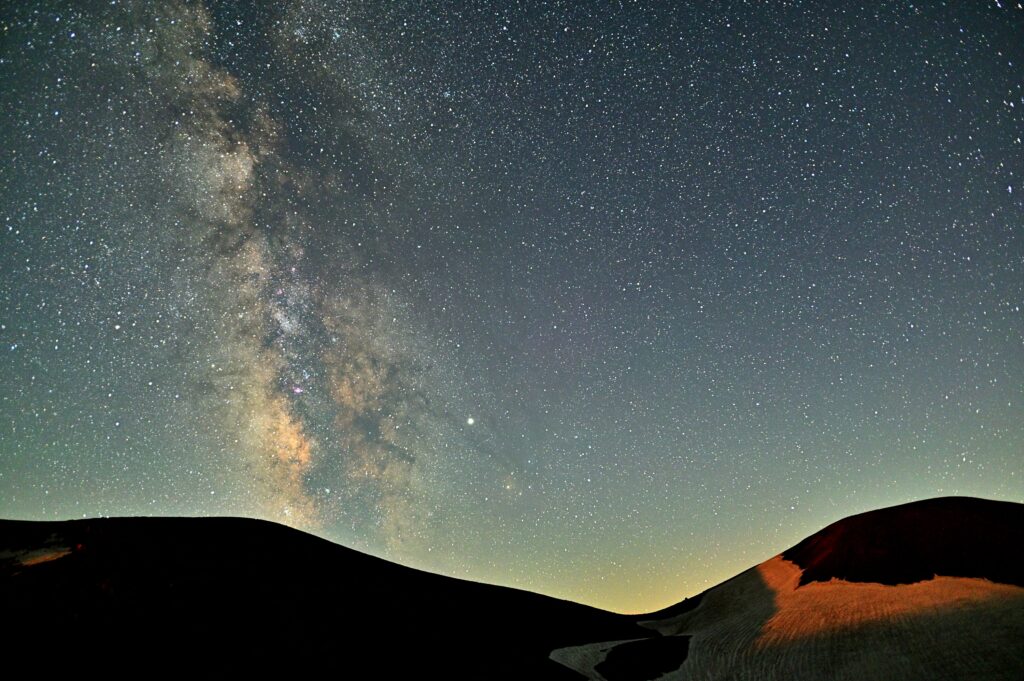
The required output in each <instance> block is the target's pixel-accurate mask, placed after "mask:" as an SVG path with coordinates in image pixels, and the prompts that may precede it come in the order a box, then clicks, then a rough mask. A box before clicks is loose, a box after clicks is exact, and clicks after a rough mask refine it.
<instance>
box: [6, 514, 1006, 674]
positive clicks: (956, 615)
mask: <svg viewBox="0 0 1024 681" xmlns="http://www.w3.org/2000/svg"><path fill="white" fill-rule="evenodd" d="M1022 528H1024V505H1021V504H1012V503H1006V502H994V501H985V500H981V499H968V498H945V499H933V500H929V501H923V502H917V503H915V504H907V505H904V506H897V507H893V508H890V509H882V510H879V511H872V512H870V513H865V514H861V515H858V516H853V517H851V518H847V519H845V520H842V521H839V522H838V523H834V524H833V525H830V526H828V527H826V528H825V529H823V530H822V531H821V532H818V533H816V534H815V535H813V536H811V537H808V538H807V539H806V540H804V541H803V542H801V543H800V544H798V545H797V546H795V547H793V548H792V549H789V550H788V551H786V552H784V553H783V554H780V555H779V556H776V557H774V558H772V559H770V560H768V561H765V562H764V563H762V564H761V565H758V566H756V567H754V568H752V569H750V570H748V571H746V572H744V573H742V574H740V575H738V576H737V577H734V578H733V579H731V580H729V581H727V582H725V583H723V584H721V585H719V586H716V587H714V588H712V589H709V590H708V591H706V592H704V593H703V594H701V595H700V596H698V597H695V598H691V599H688V600H686V601H684V602H682V603H680V604H677V605H676V606H672V607H670V608H666V609H665V610H662V611H659V612H658V613H652V614H650V615H646V616H639V617H637V616H626V615H617V614H613V613H608V612H604V611H601V610H597V609H594V608H590V607H587V606H583V605H578V604H575V603H570V602H567V601H560V600H557V599H554V598H549V597H546V596H541V595H538V594H533V593H529V592H526V591H519V590H515V589H508V588H504V587H497V586H490V585H485V584H479V583H475V582H468V581H462V580H457V579H453V578H449V577H443V576H440V575H434V574H430V573H426V572H422V571H418V570H414V569H411V568H407V567H404V566H401V565H397V564H394V563H390V562H388V561H385V560H381V559H378V558H374V557H371V556H367V555H365V554H361V553H358V552H356V551H352V550H350V549H346V548H344V547H341V546H338V545H336V544H333V543H331V542H328V541H325V540H323V539H320V538H318V537H314V536H312V535H308V534H305V533H302V532H299V531H297V530H293V529H290V528H287V527H283V526H280V525H276V524H273V523H269V522H265V521H259V520H247V519H239V518H110V519H92V520H75V521H65V522H26V521H0V612H2V614H3V624H2V628H3V631H2V634H3V637H2V639H0V641H2V649H3V651H4V656H5V657H6V658H7V660H8V664H9V665H11V664H17V665H18V666H19V667H22V668H25V667H26V666H27V668H28V669H29V670H32V669H33V668H34V667H35V669H36V671H38V672H40V673H44V674H47V675H49V674H52V673H58V672H62V671H63V672H73V673H82V672H83V671H93V672H99V673H107V674H109V673H113V674H117V675H127V674H131V675H134V676H139V675H144V676H148V675H150V674H167V673H189V674H198V675H202V676H217V675H231V676H233V677H234V676H238V675H242V674H250V673H259V674H267V673H289V674H295V673H316V674H317V675H324V676H328V675H329V676H330V677H331V678H343V679H344V678H353V679H371V678H373V679H413V678H428V677H436V678H440V679H474V680H486V679H513V678H515V679H526V680H533V679H553V680H558V679H582V678H592V679H605V680H606V681H620V680H627V679H628V680H631V681H632V680H639V679H655V678H675V679H688V678H700V679H708V678H710V679H714V678H722V679H725V678H730V679H731V678H750V679H755V678H756V679H768V678H778V679H797V678H822V679H842V678H849V679H867V678H892V679H901V680H902V679H941V678H985V679H998V678H1006V679H1011V678H1012V679H1019V678H1021V675H1020V672H1021V670H1022V669H1024V643H1022V641H1024V588H1022V570H1021V566H1022V561H1021V558H1022V555H1021V552H1022V544H1024V542H1022V539H1024V537H1022V531H1024V530H1022ZM936 574H937V575H939V576H938V577H933V575H936ZM662 675H665V676H662Z"/></svg>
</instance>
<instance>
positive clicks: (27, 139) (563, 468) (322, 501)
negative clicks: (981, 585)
mask: <svg viewBox="0 0 1024 681" xmlns="http://www.w3.org/2000/svg"><path fill="white" fill-rule="evenodd" d="M865 4H866V5H867V7H866V8H858V7H855V6H853V4H852V3H835V2H824V3H801V2H787V3H782V2H777V3H733V2H714V3H699V4H696V6H686V5H685V4H684V3H681V2H679V3H676V2H657V3H633V2H594V3H583V2H576V1H567V2H551V3H540V2H537V3H532V2H518V3H517V2H507V1H505V0H500V1H495V2H465V3H418V2H381V3H361V2H345V1H339V2H330V1H328V0H299V1H297V2H282V3H250V2H242V1H239V2H225V3H215V2H211V3H207V4H203V3H190V2H166V3H161V2H138V3H132V2H119V1H114V2H96V3H83V2H65V3H61V2H47V3H38V2H30V1H28V0H25V1H20V0H19V1H18V2H5V3H3V8H2V10H0V220H2V225H0V229H2V232H0V233H2V237H0V378H2V385H3V389H2V391H0V516H4V517H9V518H29V519H58V518H81V517H86V516H97V515H225V514H229V515H244V516H253V517H262V518H268V519H272V520H275V521H279V522H284V523H287V524H290V525H293V526H295V527H298V528H301V529H304V530H307V531H310V532H314V533H316V534H319V535H321V536H324V537H327V538H329V539H331V540H334V541H337V542H340V543H342V544H345V545H347V546H351V547H354V548H357V549H359V550H362V551H368V552H370V553H373V554H375V555H381V556H384V557H387V558H389V559H391V560H396V561H399V562H402V563H406V564H409V565H414V566H417V567H422V568H424V569H429V570H432V571H437V572H442V573H445V574H451V575H456V576H459V577H466V578H471V579H476V580H482V581H489V582H494V583H500V584H508V585H514V586H517V587H521V588H525V589H530V590H534V591H539V592H542V593H547V594H552V595H555V596H559V597H562V598H569V599H572V600H576V601H580V602H584V603H588V604H593V605H597V606H599V607H604V608H609V609H615V610H620V611H643V610H651V609H654V608H658V607H662V606H665V605H668V604H669V603H673V602H676V601H678V600H681V599H682V598H683V597H684V596H688V595H692V594H694V593H696V592H699V591H701V590H703V589H704V588H706V587H707V586H710V585H713V584H715V583H717V582H719V581H721V580H723V579H725V578H728V577H730V576H732V575H734V574H736V573H737V572H739V571H741V570H743V569H745V568H747V567H749V566H751V565H753V564H755V563H757V562H760V561H761V560H764V559H766V558H767V557H769V556H771V555H773V554H775V553H778V552H779V551H781V550H783V549H785V548H787V547H788V546H791V545H792V544H794V543H796V542H797V541H798V540H800V539H801V538H803V537H804V536H806V535H808V534H810V533H812V532H814V531H816V530H818V529H820V528H821V527H822V526H823V525H825V524H827V523H829V522H832V521H834V520H836V519H838V518H840V517H843V516H846V515H849V514H851V513H856V512H860V511H864V510H868V509H872V508H877V507H880V506H885V505H891V504H896V503H902V502H905V501H909V500H912V499H919V498H924V497H931V496H939V495H946V494H968V495H975V496H983V497H989V498H998V499H1008V500H1014V501H1024V315H1022V310H1021V307H1022V305H1024V144H1022V141H1021V140H1022V137H1024V7H1022V4H1021V3H1019V2H1012V1H1009V0H1001V1H1000V2H980V1H979V2H950V3H940V2H923V3H920V4H912V3H907V2H900V3H874V2H872V3H865ZM254 5H265V6H266V7H265V8H264V9H261V10H254V9H253V6H254ZM343 578H344V576H343V575H342V576H339V579H343Z"/></svg>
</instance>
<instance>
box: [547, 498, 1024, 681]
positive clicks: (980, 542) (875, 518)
mask: <svg viewBox="0 0 1024 681" xmlns="http://www.w3.org/2000/svg"><path fill="white" fill-rule="evenodd" d="M1022 560H1024V505H1021V504H1013V503H1007V502H995V501H986V500H983V499H972V498H965V497H950V498H942V499H930V500H927V501H920V502H915V503H911V504H905V505H902V506H895V507H892V508H886V509H881V510H877V511H871V512H868V513H863V514H860V515H856V516H851V517H849V518H846V519H844V520H840V521H839V522H836V523H833V524H832V525H829V526H828V527H826V528H825V529H823V530H821V531H820V532H818V533H816V534H814V535H812V536H811V537H808V538H807V539H805V540H804V541H802V542H800V543H799V544H797V545H796V546H794V547H793V548H791V549H789V550H787V551H785V552H783V553H782V554H780V555H778V556H775V557H774V558H771V559H769V560H767V561H765V562H764V563H761V564H760V565H758V566H756V567H754V568H751V569H750V570H747V571H746V572H743V573H742V574H740V575H737V576H736V577H734V578H733V579H731V580H729V581H727V582H725V583H723V584H720V585H718V586H716V587H713V588H711V589H709V590H708V591H706V592H704V593H703V594H701V595H700V596H698V597H696V598H693V599H689V600H688V601H685V602H683V603H680V604H678V605H676V606H672V607H671V608H667V609H665V610H663V611H660V612H658V613H651V614H649V615H646V616H642V617H640V618H639V620H640V621H641V623H642V624H643V626H645V627H647V628H649V629H651V630H653V631H657V632H658V633H659V634H661V637H658V638H654V639H640V640H632V639H631V640H623V641H605V642H594V643H590V644H586V645H583V646H572V647H567V648H564V649H560V650H556V651H554V652H553V653H552V658H553V659H556V660H558V661H560V662H562V663H563V664H565V665H566V666H568V667H571V668H573V669H575V670H577V671H578V672H580V673H581V674H583V675H585V676H587V677H588V678H591V679H605V680H607V681H620V680H627V679H628V680H639V679H655V678H661V679H849V680H851V681H853V680H860V679H893V680H897V679H898V680H908V679H921V680H922V681H924V680H928V681H935V680H938V679H1007V680H1011V679H1020V678H1024V588H1022V587H1024V562H1022Z"/></svg>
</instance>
